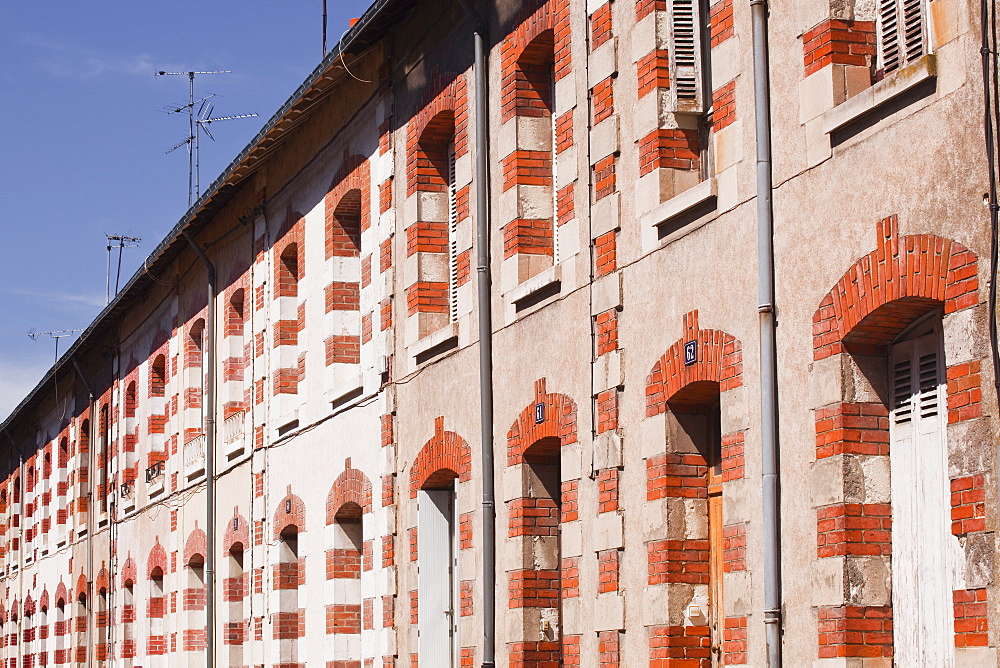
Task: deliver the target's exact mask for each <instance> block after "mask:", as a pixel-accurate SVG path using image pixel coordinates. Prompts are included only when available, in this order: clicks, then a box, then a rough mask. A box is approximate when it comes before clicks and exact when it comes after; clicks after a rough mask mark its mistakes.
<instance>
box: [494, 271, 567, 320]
mask: <svg viewBox="0 0 1000 668" xmlns="http://www.w3.org/2000/svg"><path fill="white" fill-rule="evenodd" d="M561 289H562V265H561V264H555V265H552V266H551V267H549V268H548V269H546V270H544V271H542V272H541V273H539V274H536V275H534V276H532V277H531V278H529V279H528V280H526V281H525V282H524V283H521V284H520V285H518V286H517V287H515V288H513V289H511V291H510V292H509V293H507V298H508V299H509V300H510V303H511V304H513V305H514V309H515V310H516V311H518V312H520V311H523V310H525V309H528V308H531V307H532V306H535V305H537V304H540V303H542V302H543V301H545V300H546V299H548V298H550V297H554V296H556V295H558V294H559V292H560V291H561Z"/></svg>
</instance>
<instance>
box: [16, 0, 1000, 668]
mask: <svg viewBox="0 0 1000 668" xmlns="http://www.w3.org/2000/svg"><path fill="white" fill-rule="evenodd" d="M980 11H981V9H980V3H978V2H972V1H971V0H877V1H876V0H871V1H863V0H795V1H794V2H792V1H789V0H770V2H764V1H763V0H754V1H753V2H749V1H743V0H610V1H605V0H544V1H542V0H468V1H466V0H457V1H452V0H378V2H376V3H375V4H374V5H373V6H372V7H371V8H370V9H369V10H368V11H367V12H366V13H365V14H364V16H363V17H361V18H360V19H359V20H358V21H357V22H356V23H355V24H354V25H353V27H352V28H351V30H350V31H349V32H348V33H347V34H346V35H345V36H344V38H343V39H342V40H341V41H340V43H339V44H338V45H337V46H336V47H335V49H334V50H333V51H331V52H330V54H329V55H328V56H327V57H326V58H324V60H323V61H322V62H321V63H320V64H319V65H318V66H317V67H316V69H315V70H314V71H313V72H312V73H310V74H309V76H308V77H307V78H306V80H305V82H304V83H303V84H302V86H301V87H300V88H299V89H298V90H296V91H295V93H294V94H293V95H292V96H291V98H290V99H289V100H288V101H287V103H286V104H285V105H283V106H282V108H281V109H280V110H278V111H277V112H276V113H275V115H274V116H273V117H272V118H271V119H270V120H269V121H268V122H267V124H266V125H265V126H264V128H263V129H262V130H261V132H260V133H259V135H258V136H257V137H256V138H255V139H254V140H253V141H252V142H251V143H250V144H249V145H248V146H247V148H246V149H245V150H244V151H243V152H242V153H240V154H239V156H237V157H236V158H235V159H234V160H233V162H232V164H231V165H230V166H229V167H228V168H227V169H226V170H225V171H224V173H223V174H222V175H220V176H219V178H218V179H217V180H216V181H215V183H214V184H213V185H212V186H211V187H210V188H209V190H208V191H207V192H206V193H205V194H204V195H203V196H202V197H201V198H200V199H199V200H198V201H197V202H196V203H195V205H194V206H192V207H191V208H190V210H189V211H188V212H187V213H186V214H185V216H184V217H183V218H182V219H181V220H180V221H179V222H178V223H177V225H176V227H175V228H174V230H173V231H172V232H171V233H170V234H169V235H168V236H167V237H166V238H165V239H164V240H163V241H162V242H161V243H160V245H159V246H158V247H157V248H156V250H155V251H153V253H152V254H151V255H150V256H149V258H148V259H147V261H146V262H145V263H144V266H143V269H142V270H140V271H139V272H138V273H137V274H136V275H135V276H133V277H132V278H131V280H130V282H129V283H128V285H127V286H126V288H125V289H124V290H122V292H121V293H120V294H119V295H118V296H117V297H116V298H115V299H114V300H113V301H112V302H111V303H110V304H109V305H108V307H107V308H105V309H104V310H103V312H102V313H101V314H100V315H99V316H98V317H97V318H96V319H95V320H94V321H93V323H92V324H91V325H90V326H89V328H88V329H87V330H86V331H85V332H84V333H83V334H82V335H81V336H80V338H79V339H78V340H77V341H76V342H75V343H74V345H73V346H72V348H71V349H70V350H69V351H68V352H66V353H65V354H64V355H63V356H62V357H61V358H60V359H59V360H58V362H57V363H56V364H55V365H54V366H53V367H52V368H51V370H50V371H49V372H48V373H47V374H46V376H45V377H44V378H43V379H42V380H41V382H40V383H39V384H38V385H37V387H36V388H35V389H34V390H33V391H32V392H31V393H30V394H29V395H28V396H27V397H26V398H25V400H24V401H23V402H22V403H21V404H20V405H19V406H18V407H17V408H16V409H15V410H14V412H13V413H12V414H11V415H10V416H9V417H8V418H7V419H6V421H4V422H3V423H2V424H0V431H2V432H3V435H2V436H0V448H2V451H0V469H2V470H0V590H2V594H3V596H2V599H0V600H2V605H0V638H2V642H0V645H2V646H0V659H2V662H3V666H4V667H5V668H35V667H39V666H77V667H81V666H88V667H92V666H112V665H114V666H125V667H140V666H142V667H146V668H155V667H157V666H175V665H176V666H182V665H188V666H205V665H213V666H214V665H225V666H275V667H280V668H291V667H292V666H326V667H327V668H362V667H363V668H374V667H381V668H390V667H399V668H401V667H404V666H406V667H413V668H415V667H416V666H418V665H419V666H421V667H422V668H449V667H455V668H458V667H459V666H462V667H465V666H480V665H482V666H492V665H498V666H512V667H514V666H537V667H550V666H552V667H555V666H650V667H651V668H654V667H655V668H666V667H674V668H681V667H698V668H708V667H710V666H722V665H726V666H736V665H739V666H743V665H746V666H766V665H771V666H776V665H778V663H779V657H781V660H782V661H783V662H785V663H787V665H789V666H816V667H821V668H826V667H829V668H838V667H842V668H861V667H865V668H879V667H885V668H888V667H889V666H893V665H898V666H934V667H947V666H996V665H998V655H997V647H998V646H1000V592H998V590H997V586H996V578H995V572H996V568H997V564H996V559H995V554H996V547H997V546H996V536H995V530H996V526H997V522H998V514H997V496H998V495H997V475H996V474H997V460H996V446H995V443H996V438H997V430H998V428H1000V423H998V421H997V396H996V392H995V391H994V389H993V381H994V373H993V368H994V366H993V359H994V358H993V352H992V351H993V350H994V349H993V348H992V347H991V343H990V337H989V330H990V324H991V321H992V319H993V317H994V315H993V312H992V309H991V308H990V306H991V304H990V301H989V299H990V297H989V287H990V282H991V272H992V271H993V269H992V268H991V262H990V247H991V241H992V239H991V224H990V214H991V211H990V209H989V207H984V205H983V202H984V200H983V198H984V195H983V193H989V191H990V178H989V170H988V167H989V162H988V160H987V156H986V151H985V149H984V140H983V120H982V119H983V109H984V87H983V79H982V60H981V59H982V57H983V54H982V53H981V51H980V41H981V38H982V32H981V18H982V17H981V15H980ZM987 18H988V17H987ZM982 25H985V24H982ZM480 54H481V56H482V57H481V59H480ZM755 64H756V65H757V66H758V67H757V70H756V74H755V69H754V65H755ZM768 149H769V150H768ZM987 199H988V197H987ZM987 203H988V202H987ZM136 214H137V215H139V216H141V212H136ZM207 476H211V480H209V479H208V477H207ZM210 483H211V484H210ZM209 487H211V489H209ZM779 490H780V493H777V494H776V493H775V492H776V491H779Z"/></svg>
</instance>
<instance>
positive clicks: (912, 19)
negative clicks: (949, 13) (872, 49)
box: [876, 0, 927, 79]
mask: <svg viewBox="0 0 1000 668" xmlns="http://www.w3.org/2000/svg"><path fill="white" fill-rule="evenodd" d="M924 11H925V8H924V0H879V7H878V46H879V52H878V62H877V64H876V79H881V78H882V77H884V76H885V75H887V74H890V73H892V72H895V71H896V70H898V69H900V68H902V67H905V66H906V65H908V64H910V63H912V62H913V61H915V60H916V59H917V58H920V57H921V56H923V55H924V54H925V53H926V52H927V35H926V29H925V27H924V23H925V21H924Z"/></svg>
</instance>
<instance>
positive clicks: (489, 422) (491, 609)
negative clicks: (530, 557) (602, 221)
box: [459, 0, 497, 668]
mask: <svg viewBox="0 0 1000 668" xmlns="http://www.w3.org/2000/svg"><path fill="white" fill-rule="evenodd" d="M459 4H461V5H462V9H464V10H465V13H466V14H467V15H468V16H469V18H470V19H471V20H472V22H473V23H474V24H475V27H474V28H473V31H474V38H473V41H474V48H475V70H476V142H475V148H474V150H475V152H476V276H477V286H476V287H477V293H478V298H479V304H478V306H479V408H480V443H481V444H482V467H483V663H482V665H483V668H492V667H493V666H494V665H496V517H497V511H496V500H495V493H494V481H493V299H492V291H491V279H490V200H489V134H488V132H489V109H488V106H487V105H488V101H489V92H488V89H487V78H486V70H487V54H486V45H485V34H486V24H485V23H484V22H483V18H482V16H481V15H480V14H479V12H477V11H476V10H475V8H473V7H472V5H471V4H470V3H469V0H459Z"/></svg>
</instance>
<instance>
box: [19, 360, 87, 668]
mask: <svg viewBox="0 0 1000 668" xmlns="http://www.w3.org/2000/svg"><path fill="white" fill-rule="evenodd" d="M73 368H74V369H76V374H77V375H78V376H80V380H81V381H82V382H83V386H84V387H86V388H87V396H88V398H89V399H90V433H89V434H87V438H88V439H89V441H90V447H89V448H87V480H88V484H87V591H86V592H84V593H85V594H86V595H87V631H86V634H87V665H88V666H92V665H94V648H93V645H94V643H92V642H91V638H92V635H91V628H92V627H93V625H94V624H93V618H94V597H93V595H92V594H93V591H94V585H93V582H94V486H93V480H94V475H95V467H96V465H97V462H96V460H95V458H94V453H95V451H96V449H97V428H98V425H97V419H98V418H97V393H96V392H94V386H93V385H91V384H90V381H89V380H87V377H86V376H85V375H83V369H81V368H80V363H79V362H77V361H76V358H73ZM54 373H56V372H53V374H54ZM53 377H54V376H53ZM105 452H107V451H106V450H105ZM21 481H22V482H21V489H27V487H26V486H25V484H24V477H23V476H22V478H21ZM105 485H107V482H106V481H105ZM105 493H107V490H105ZM22 496H23V493H22ZM21 545H22V546H23V545H24V540H23V539H22V540H21ZM76 595H77V598H79V596H80V593H79V592H77V594H76ZM18 619H20V617H19V618H18Z"/></svg>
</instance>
